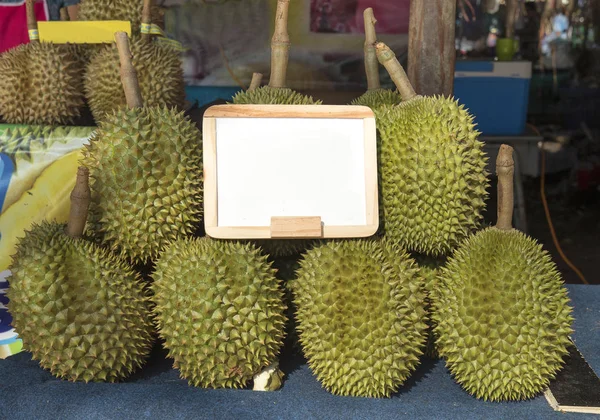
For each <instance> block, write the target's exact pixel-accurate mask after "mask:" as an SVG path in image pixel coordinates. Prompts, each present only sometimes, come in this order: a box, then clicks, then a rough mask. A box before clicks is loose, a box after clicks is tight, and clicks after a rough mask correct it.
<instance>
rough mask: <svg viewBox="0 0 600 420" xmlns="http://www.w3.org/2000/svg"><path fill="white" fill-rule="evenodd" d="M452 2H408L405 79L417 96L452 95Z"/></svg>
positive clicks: (454, 14)
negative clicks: (406, 68)
mask: <svg viewBox="0 0 600 420" xmlns="http://www.w3.org/2000/svg"><path fill="white" fill-rule="evenodd" d="M455 16H456V0H412V1H411V3H410V24H409V31H408V32H409V36H408V78H409V80H410V82H411V84H412V85H413V87H414V88H415V91H416V92H417V93H418V94H419V95H440V94H441V95H445V96H450V95H452V91H453V85H454V63H455V59H456V50H455V40H454V33H455Z"/></svg>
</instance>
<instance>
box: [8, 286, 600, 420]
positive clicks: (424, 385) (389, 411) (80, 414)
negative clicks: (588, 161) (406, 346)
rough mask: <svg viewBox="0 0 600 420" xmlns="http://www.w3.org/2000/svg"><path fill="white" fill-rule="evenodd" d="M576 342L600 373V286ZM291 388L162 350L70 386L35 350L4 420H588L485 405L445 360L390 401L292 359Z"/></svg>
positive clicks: (19, 361) (579, 294)
mask: <svg viewBox="0 0 600 420" xmlns="http://www.w3.org/2000/svg"><path fill="white" fill-rule="evenodd" d="M568 289H569V291H570V296H571V298H572V301H573V306H574V311H575V325H574V328H575V333H574V334H573V340H574V342H575V343H576V345H577V347H578V348H579V350H580V351H581V353H582V354H583V355H584V357H585V358H586V359H587V361H588V363H589V364H590V366H591V367H592V368H593V369H594V370H595V372H596V373H598V372H600V286H582V285H569V286H568ZM281 363H282V368H283V369H284V371H285V372H286V374H287V377H286V379H285V382H284V386H283V388H282V389H281V390H279V391H275V392H255V391H251V390H204V389H199V388H193V387H190V386H188V384H187V382H186V381H184V380H182V379H179V373H178V372H177V371H176V370H173V369H172V367H171V361H170V360H168V359H165V357H164V352H162V351H161V350H160V349H157V351H156V352H155V355H154V357H153V358H152V360H151V361H150V363H149V364H148V365H147V366H146V367H145V368H144V369H143V370H142V371H140V372H138V373H137V374H136V375H135V376H134V377H133V378H131V379H130V380H129V381H127V382H126V383H121V384H104V383H89V384H84V383H70V382H66V381H62V380H58V379H55V378H53V377H52V376H51V375H50V374H49V373H48V372H46V371H44V370H42V369H41V368H40V367H39V366H38V365H37V363H35V362H33V361H31V359H30V356H29V354H28V353H20V354H17V355H15V356H11V357H9V358H8V359H6V360H0V418H10V419H44V418H49V419H57V418H59V419H122V418H127V419H129V418H169V419H187V418H190V419H192V418H193V419H199V418H211V419H220V418H227V419H238V418H244V419H246V418H282V419H306V418H326V419H338V418H339V419H371V418H373V419H386V418H401V417H404V416H406V417H407V418H411V419H414V418H436V419H442V418H450V419H463V418H511V419H514V418H527V419H538V418H539V419H551V418H559V419H567V418H574V419H585V418H598V417H597V416H593V415H587V414H565V413H559V412H556V411H553V409H552V408H551V407H550V405H549V404H548V402H547V401H546V399H545V398H544V396H543V395H542V396H539V397H537V398H535V399H533V400H531V401H526V402H511V403H491V402H484V401H478V400H476V399H474V398H472V397H471V396H469V395H468V394H467V393H465V392H464V391H463V390H462V389H461V387H460V386H459V385H458V384H456V383H455V382H454V381H453V379H452V377H451V376H450V374H449V372H448V371H447V369H446V368H445V366H444V362H443V361H439V360H438V361H430V360H425V361H424V363H423V364H422V365H421V366H420V367H419V368H418V370H417V372H415V374H414V375H413V376H412V377H411V378H410V379H409V380H408V382H407V383H406V384H405V385H404V386H403V387H402V388H401V389H400V392H398V393H397V394H395V395H394V396H393V397H392V398H390V399H369V398H354V397H338V396H334V395H331V394H330V393H328V392H327V391H326V390H324V389H323V388H322V387H321V385H320V384H319V382H317V380H316V379H315V377H314V376H313V375H312V374H311V372H310V370H309V368H308V367H307V366H306V364H305V363H304V362H303V361H300V360H293V359H290V358H286V357H285V356H284V358H283V360H282V362H281Z"/></svg>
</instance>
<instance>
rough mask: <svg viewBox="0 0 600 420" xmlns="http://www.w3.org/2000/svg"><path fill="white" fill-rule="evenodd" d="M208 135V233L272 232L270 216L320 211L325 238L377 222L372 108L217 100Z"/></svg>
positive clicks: (363, 232)
mask: <svg viewBox="0 0 600 420" xmlns="http://www.w3.org/2000/svg"><path fill="white" fill-rule="evenodd" d="M203 136H204V169H205V227H206V231H207V233H208V234H209V236H213V237H217V238H240V239H243V238H268V237H270V231H269V227H270V224H271V218H272V217H284V218H288V217H289V218H295V217H320V218H321V222H322V226H323V231H324V237H352V236H357V237H359V236H370V235H372V234H373V233H374V232H375V230H376V229H377V225H378V207H377V158H376V155H377V154H376V144H375V143H376V133H375V118H374V115H373V113H372V111H371V110H370V109H368V108H366V107H352V106H325V105H323V106H319V105H311V106H292V105H217V106H214V107H211V108H209V109H208V110H207V111H206V113H205V117H204V131H203Z"/></svg>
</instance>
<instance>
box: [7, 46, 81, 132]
mask: <svg viewBox="0 0 600 420" xmlns="http://www.w3.org/2000/svg"><path fill="white" fill-rule="evenodd" d="M83 70H84V69H83V67H82V66H81V63H80V61H78V59H77V58H76V57H75V56H74V55H73V54H71V53H70V52H69V49H68V48H67V47H65V46H64V45H56V44H52V43H46V42H44V43H41V42H39V41H37V40H33V41H31V42H30V43H28V44H21V45H19V46H17V47H15V48H12V49H10V50H8V51H6V52H5V53H3V54H2V56H0V74H1V75H2V77H0V116H1V117H2V118H3V119H4V121H5V122H7V123H9V124H29V125H65V124H71V123H73V122H74V121H75V119H76V118H78V117H79V116H80V115H81V110H82V108H83V106H84V95H83V72H84V71H83Z"/></svg>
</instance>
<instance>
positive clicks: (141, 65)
mask: <svg viewBox="0 0 600 420" xmlns="http://www.w3.org/2000/svg"><path fill="white" fill-rule="evenodd" d="M131 52H132V54H133V66H134V67H135V69H136V72H137V76H138V82H139V85H140V91H141V94H142V98H143V99H144V105H145V106H150V107H152V106H166V107H169V108H171V107H175V108H177V109H178V110H181V109H183V107H184V100H185V85H184V80H183V67H182V65H181V57H180V55H179V54H178V53H177V52H176V51H174V50H173V49H172V48H169V47H167V46H165V45H162V44H160V43H157V42H152V41H150V42H146V41H144V40H143V39H142V38H140V37H137V38H134V40H132V42H131ZM85 93H86V97H87V100H88V103H89V105H90V109H91V111H92V114H93V116H94V119H95V120H96V121H101V120H102V119H103V118H105V116H106V114H107V113H110V112H111V111H113V110H115V109H117V108H119V107H121V106H125V105H126V104H127V101H126V99H125V92H124V91H123V85H122V84H121V76H120V64H119V51H118V50H117V47H116V44H112V46H111V47H109V48H105V49H103V50H100V51H99V52H98V53H97V54H95V55H94V56H93V57H92V59H91V60H90V63H89V65H88V67H87V71H86V75H85Z"/></svg>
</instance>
